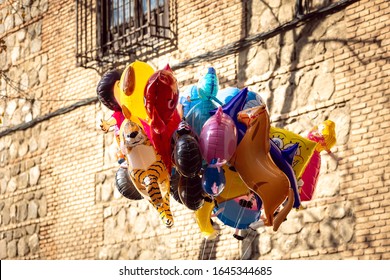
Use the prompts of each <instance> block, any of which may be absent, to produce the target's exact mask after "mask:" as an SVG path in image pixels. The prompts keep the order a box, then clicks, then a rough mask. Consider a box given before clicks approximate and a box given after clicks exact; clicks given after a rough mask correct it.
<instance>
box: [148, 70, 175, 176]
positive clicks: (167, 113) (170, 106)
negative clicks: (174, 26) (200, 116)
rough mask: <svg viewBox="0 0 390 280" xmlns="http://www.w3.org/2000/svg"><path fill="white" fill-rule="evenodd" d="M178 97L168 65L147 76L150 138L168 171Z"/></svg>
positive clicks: (170, 164) (169, 170)
mask: <svg viewBox="0 0 390 280" xmlns="http://www.w3.org/2000/svg"><path fill="white" fill-rule="evenodd" d="M178 98H179V90H178V86H177V81H176V78H175V77H174V76H173V72H172V70H171V68H170V67H169V65H167V66H166V67H165V68H164V69H163V70H158V71H156V72H155V73H154V74H153V75H152V76H151V77H150V78H149V80H148V83H147V85H146V87H145V109H146V112H147V114H148V116H149V118H150V119H151V122H150V139H151V141H152V143H153V146H154V147H155V149H156V151H157V152H158V153H159V154H160V155H161V156H162V159H163V161H164V164H165V165H166V167H167V169H168V172H169V173H170V172H171V167H172V161H171V145H170V140H171V136H172V133H173V132H174V131H175V130H176V129H177V127H178V125H179V123H180V116H179V113H178V111H177V109H176V106H177V102H178ZM144 128H145V125H144ZM147 134H148V133H147Z"/></svg>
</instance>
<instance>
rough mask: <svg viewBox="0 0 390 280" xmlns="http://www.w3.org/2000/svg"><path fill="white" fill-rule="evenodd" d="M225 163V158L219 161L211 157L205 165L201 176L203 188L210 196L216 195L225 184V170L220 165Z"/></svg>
mask: <svg viewBox="0 0 390 280" xmlns="http://www.w3.org/2000/svg"><path fill="white" fill-rule="evenodd" d="M224 164H226V160H224V161H221V160H220V159H219V158H218V159H212V160H211V162H210V164H208V165H207V167H206V170H205V171H204V173H203V177H202V186H203V190H204V191H205V192H206V193H208V194H209V195H210V196H211V197H212V198H214V197H216V196H218V195H219V194H220V193H221V192H222V191H223V189H224V188H225V185H226V178H225V171H224V170H223V169H222V166H223V165H224Z"/></svg>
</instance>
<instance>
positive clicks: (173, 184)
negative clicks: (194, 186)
mask: <svg viewBox="0 0 390 280" xmlns="http://www.w3.org/2000/svg"><path fill="white" fill-rule="evenodd" d="M179 180H180V174H179V173H178V172H177V171H176V169H175V168H172V173H171V176H170V178H169V183H170V194H171V196H172V197H173V198H174V199H175V200H176V201H177V202H179V203H180V204H183V203H182V202H181V200H180V197H179Z"/></svg>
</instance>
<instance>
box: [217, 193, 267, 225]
mask: <svg viewBox="0 0 390 280" xmlns="http://www.w3.org/2000/svg"><path fill="white" fill-rule="evenodd" d="M261 206H262V202H261V200H260V197H259V196H257V195H256V194H254V193H252V194H249V195H243V196H240V197H237V198H234V199H230V200H227V201H224V202H221V203H219V204H218V206H217V207H215V208H214V210H213V211H214V213H217V212H219V211H218V210H220V213H219V214H217V217H218V219H219V220H220V221H221V222H222V223H224V224H225V225H227V226H230V227H232V228H237V229H247V228H249V225H250V224H252V223H254V222H257V221H258V220H259V219H260V214H261Z"/></svg>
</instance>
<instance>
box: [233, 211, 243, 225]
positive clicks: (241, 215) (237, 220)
mask: <svg viewBox="0 0 390 280" xmlns="http://www.w3.org/2000/svg"><path fill="white" fill-rule="evenodd" d="M243 216H244V207H240V211H238V215H237V218H236V222H235V224H234V227H235V228H237V227H238V225H239V223H240V222H241V219H242V217H243Z"/></svg>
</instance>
